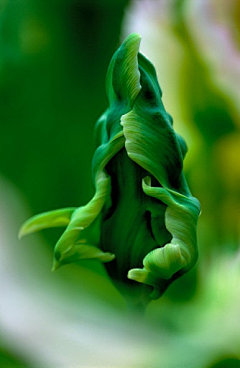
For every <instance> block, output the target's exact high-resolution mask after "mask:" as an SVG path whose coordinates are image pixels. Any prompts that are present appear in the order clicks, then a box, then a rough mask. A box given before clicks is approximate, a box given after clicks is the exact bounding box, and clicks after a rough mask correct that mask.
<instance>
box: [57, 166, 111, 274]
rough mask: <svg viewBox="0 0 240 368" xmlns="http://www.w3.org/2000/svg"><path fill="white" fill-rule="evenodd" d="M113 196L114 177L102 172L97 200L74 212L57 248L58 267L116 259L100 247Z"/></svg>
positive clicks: (98, 179) (97, 180)
mask: <svg viewBox="0 0 240 368" xmlns="http://www.w3.org/2000/svg"><path fill="white" fill-rule="evenodd" d="M109 193H110V177H109V176H108V175H107V174H106V173H104V172H103V171H102V172H99V173H98V176H97V179H96V193H95V195H94V197H93V198H92V199H91V201H90V202H89V203H87V204H86V206H82V207H79V208H78V209H76V210H75V211H74V214H73V216H72V218H71V221H70V223H69V225H68V227H67V229H66V230H65V231H64V233H63V234H62V236H61V237H60V239H59V240H58V242H57V244H56V246H55V248H54V258H55V260H54V264H55V266H54V268H56V264H57V265H58V267H59V266H60V265H63V264H67V263H72V262H76V261H78V260H82V259H89V258H91V259H98V260H100V261H102V262H109V261H111V260H113V259H114V257H115V256H114V255H113V254H112V253H109V252H106V253H104V252H102V251H101V250H100V249H99V248H98V246H99V245H100V236H101V217H102V215H101V210H102V208H103V206H104V205H106V202H107V199H108V198H109ZM88 246H89V248H88ZM56 262H57V263H56Z"/></svg>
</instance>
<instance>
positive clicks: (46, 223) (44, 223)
mask: <svg viewBox="0 0 240 368" xmlns="http://www.w3.org/2000/svg"><path fill="white" fill-rule="evenodd" d="M75 210H76V207H70V208H63V209H59V210H54V211H48V212H44V213H41V214H39V215H36V216H33V217H31V218H30V219H28V220H27V221H25V222H24V224H23V225H22V226H21V228H20V230H19V233H18V237H19V239H21V238H22V237H23V236H25V235H28V234H31V233H34V232H37V231H40V230H43V229H47V228H51V227H61V226H67V225H68V224H69V222H70V219H71V216H72V214H73V212H74V211H75Z"/></svg>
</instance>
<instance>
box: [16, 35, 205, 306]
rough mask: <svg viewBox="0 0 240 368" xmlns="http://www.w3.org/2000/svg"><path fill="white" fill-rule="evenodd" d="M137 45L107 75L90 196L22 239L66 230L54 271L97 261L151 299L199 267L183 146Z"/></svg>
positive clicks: (37, 221)
mask: <svg viewBox="0 0 240 368" xmlns="http://www.w3.org/2000/svg"><path fill="white" fill-rule="evenodd" d="M140 40H141V37H140V36H139V35H138V34H131V35H130V36H128V37H127V38H126V39H125V41H124V42H123V44H122V45H121V46H120V47H119V49H118V50H117V51H116V53H115V54H114V55H113V58H112V60H111V62H110V65H109V68H108V72H107V78H106V89H107V95H108V100H109V107H108V109H107V110H106V111H105V112H104V114H103V115H102V116H101V117H100V119H99V120H98V121H97V123H96V127H95V137H96V143H97V148H96V151H95V153H94V157H93V162H92V172H93V179H94V185H95V195H94V196H93V198H92V199H91V200H90V202H89V203H87V204H86V205H85V206H81V207H76V208H66V209H60V210H56V211H50V212H46V213H43V214H40V215H37V216H34V217H32V218H30V219H29V220H28V221H26V222H25V223H24V224H23V226H22V228H21V230H20V236H23V235H26V234H29V233H32V232H35V231H39V230H42V229H45V228H49V227H58V226H65V227H66V230H65V231H64V233H63V234H62V236H61V237H60V239H59V240H58V242H57V244H56V246H55V250H54V264H53V269H56V268H58V267H60V266H62V265H64V264H68V263H72V262H76V261H79V260H82V259H97V260H99V261H101V262H105V263H106V268H107V270H108V272H109V274H110V276H111V277H112V278H113V279H114V280H118V281H121V282H123V283H128V284H130V285H134V284H137V283H142V284H145V285H149V286H150V288H149V293H150V295H149V296H150V298H152V299H157V298H158V297H159V296H161V294H162V293H163V292H164V290H165V289H166V288H167V286H168V285H169V284H170V283H171V282H172V281H173V280H174V279H176V278H177V277H179V276H180V275H182V274H184V273H185V272H187V271H188V270H190V269H191V268H192V267H193V266H194V264H195V262H196V260H197V240H196V228H197V220H198V216H199V213H200V205H199V202H198V200H197V199H196V198H194V197H192V196H191V193H190V191H189V189H188V186H187V184H186V181H185V178H184V174H183V171H182V170H183V159H184V156H185V154H186V151H187V146H186V144H185V141H184V140H183V138H182V137H180V136H179V135H178V134H177V133H176V132H175V131H174V130H173V121H172V118H171V116H170V115H169V114H168V113H167V112H166V111H165V109H164V106H163V103H162V99H161V97H162V92H161V89H160V87H159V84H158V81H157V76H156V72H155V69H154V66H153V65H152V63H151V62H150V61H149V60H148V59H146V58H145V57H144V56H143V55H142V54H141V53H140V52H139V45H140Z"/></svg>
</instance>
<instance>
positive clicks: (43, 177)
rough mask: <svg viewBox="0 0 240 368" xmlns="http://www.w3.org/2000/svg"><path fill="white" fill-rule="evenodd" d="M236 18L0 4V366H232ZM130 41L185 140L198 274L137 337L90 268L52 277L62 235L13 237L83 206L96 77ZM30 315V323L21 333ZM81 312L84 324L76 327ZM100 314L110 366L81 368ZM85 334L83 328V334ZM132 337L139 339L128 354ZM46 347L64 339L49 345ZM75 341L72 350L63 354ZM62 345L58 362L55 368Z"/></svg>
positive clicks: (237, 305)
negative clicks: (197, 210) (39, 219)
mask: <svg viewBox="0 0 240 368" xmlns="http://www.w3.org/2000/svg"><path fill="white" fill-rule="evenodd" d="M239 19H240V3H239V1H238V0H230V1H228V0H219V1H215V0H211V1H206V0H185V1H184V0H169V1H166V0H156V1H154V0H142V1H141V0H139V1H126V0H102V1H97V0H95V1H94V0H88V1H87V0H85V1H84V0H82V1H81V0H75V1H73V0H58V1H57V0H48V1H47V0H31V1H27V0H0V96H1V98H0V119H1V123H0V130H1V137H2V139H1V145H0V150H1V152H0V157H1V160H0V170H1V186H0V196H1V204H2V205H1V209H0V213H1V219H2V232H1V242H0V243H1V248H2V249H1V252H2V260H3V262H2V271H1V277H2V282H0V287H1V290H0V291H1V294H2V311H3V314H2V318H1V319H2V326H3V327H2V332H0V337H1V340H2V350H0V362H1V364H2V365H1V366H3V367H39V366H43V367H44V368H45V367H46V368H47V367H56V366H62V367H70V366H71V364H72V365H74V364H75V366H83V365H84V364H85V366H89V367H104V366H107V365H108V366H111V367H118V366H119V367H120V366H129V367H130V366H131V367H135V366H138V367H139V366H141V367H149V366H151V367H163V368H167V367H171V368H172V367H175V366H176V367H180V368H182V367H188V366H189V367H199V368H200V367H214V366H215V367H225V366H226V367H230V368H231V367H235V366H237V365H236V364H239V361H238V359H239V355H238V354H239V351H240V336H239V332H238V329H237V326H238V327H240V299H239V295H240V293H239V291H240V290H239V284H240V283H239V275H240V271H239V269H240V267H239V266H240V262H239V251H238V249H239V248H238V247H239V234H240V218H239V213H240V185H239V183H240V164H239V157H240V135H239V126H240V108H239V100H240V88H239V85H240V52H239V49H240V26H239ZM131 32H138V33H140V34H141V35H142V37H143V39H142V44H141V51H142V52H143V53H144V54H145V55H146V56H147V57H148V58H149V59H150V60H152V61H153V63H154V65H155V66H156V69H157V72H158V77H159V83H160V85H161V87H162V90H163V102H164V104H165V107H166V109H167V111H168V112H169V113H170V114H171V115H172V116H173V119H174V124H175V129H176V130H177V131H178V132H179V133H180V134H182V135H183V136H184V138H185V139H186V141H187V144H188V147H189V152H188V154H187V157H186V162H185V173H186V176H187V179H188V182H189V185H190V188H191V190H192V192H193V195H194V196H196V197H197V198H198V199H199V200H200V202H201V205H202V215H201V217H200V219H199V231H198V238H199V253H200V256H199V261H198V264H197V266H196V267H195V268H194V269H193V270H192V271H191V272H190V273H189V274H188V275H186V276H184V277H183V278H182V279H181V280H178V281H177V282H175V284H173V285H172V286H171V287H170V288H169V290H168V291H167V293H166V295H165V296H164V297H162V298H161V300H159V301H157V302H154V303H152V304H151V305H150V307H149V310H148V313H147V321H148V323H147V326H146V325H145V324H144V327H143V326H142V322H139V321H137V322H136V321H135V322H136V323H134V324H133V327H132V329H131V328H130V327H129V324H128V323H127V322H126V318H127V317H126V316H125V314H124V313H125V311H124V303H123V301H122V298H121V296H120V295H119V294H118V293H117V292H116V291H115V289H114V288H113V286H112V285H111V283H110V281H109V280H108V279H107V278H106V277H105V274H104V270H103V269H102V267H101V265H99V264H97V263H94V262H93V263H91V262H90V263H89V262H85V263H84V262H82V263H81V264H79V265H71V266H68V267H66V269H65V270H60V271H59V272H57V273H56V274H53V275H52V274H50V271H49V269H50V266H51V265H50V264H51V257H52V249H53V246H54V243H55V241H56V239H57V238H58V236H59V235H60V234H61V231H59V230H51V231H48V230H47V231H45V232H43V234H41V235H39V236H36V237H35V236H32V237H31V238H30V240H29V239H28V240H26V241H25V240H24V241H22V243H21V244H19V243H18V240H17V239H16V234H17V229H18V228H19V226H20V225H21V223H22V221H24V220H25V219H26V218H27V217H29V216H31V215H33V214H36V213H39V212H43V211H47V210H50V209H54V208H61V207H65V206H67V207H70V206H78V205H82V204H85V203H86V202H87V201H88V200H89V199H90V198H91V196H92V194H93V186H92V179H91V159H92V155H93V152H94V149H95V146H94V140H93V128H94V124H95V122H96V120H97V118H98V117H99V116H100V114H101V113H102V112H103V111H104V109H105V108H106V107H107V99H106V95H105V75H106V70H107V67H108V63H109V61H110V59H111V56H112V54H113V53H114V51H115V50H116V48H117V47H118V46H119V44H120V42H121V41H122V40H123V38H124V37H125V36H127V35H128V34H129V33H131ZM48 273H49V274H48ZM98 275H100V276H99V277H98ZM15 280H16V281H15ZM19 280H21V282H20V284H19V285H18V283H17V282H18V281H19ZM14 283H15V284H14ZM14 285H17V287H16V290H17V295H16V297H15V294H14V292H16V290H15V289H14ZM33 290H34V292H33ZM36 290H37V292H36ZM8 295H11V297H9V298H7V296H8ZM26 295H29V298H27V299H26ZM5 296H6V297H5ZM30 296H31V297H30ZM83 296H84V297H83ZM42 298H43V299H44V298H45V299H46V300H45V299H44V300H45V302H46V303H45V304H43V305H42V304H41V303H42ZM25 299H26V300H25ZM83 299H84V300H85V302H86V306H84V307H83V304H82V303H83ZM23 300H24V302H23ZM63 300H64V301H63ZM85 302H84V303H85ZM0 303H1V301H0ZM49 303H50V305H51V306H52V307H54V308H53V309H54V310H55V314H54V316H55V317H54V318H55V319H54V321H53V322H52V324H51V322H50V325H49V324H48V326H49V330H48V329H47V327H46V326H45V327H46V331H47V332H46V334H49V344H48V346H50V348H49V351H48V349H47V348H46V347H45V345H44V344H43V342H42V341H43V340H44V338H43V337H42V335H40V336H39V333H38V332H37V331H39V330H40V327H39V326H41V319H39V320H38V318H37V322H36V320H35V318H36V315H37V314H38V313H39V312H38V310H39V308H40V306H41V308H43V309H44V310H45V308H46V311H45V312H44V313H46V315H47V316H48V317H46V316H45V314H44V315H43V319H44V318H45V320H47V318H49V321H51V318H50V317H51V316H52V314H51V313H53V311H52V310H51V308H50V309H48V308H49ZM13 305H14V306H16V307H17V308H13V309H14V311H15V314H14V316H15V317H14V318H13V317H12V313H13V311H12V309H11V308H12V306H13ZM59 305H61V308H63V310H62V309H58V308H59ZM62 305H64V307H62ZM30 306H32V308H30ZM56 306H57V307H56ZM100 306H101V307H100ZM28 308H29V310H31V313H33V314H32V324H31V323H30V326H29V327H28V329H27V332H26V321H27V320H28V313H29V312H27V311H28ZM34 308H36V311H35V309H34ZM89 308H90V310H91V312H92V313H90V315H91V317H89V316H87V317H86V316H85V313H86V312H85V311H86V309H89ZM112 308H113V310H114V312H113V311H112ZM99 309H101V310H102V309H103V310H104V311H103V312H102V313H103V315H100V316H99V319H97V327H96V329H97V334H96V336H99V339H100V340H101V339H102V333H101V331H102V329H103V328H104V329H105V331H106V333H105V335H106V336H105V339H106V340H107V341H108V340H109V336H111V342H109V341H108V343H110V346H112V347H113V346H114V349H115V348H116V349H118V350H117V351H115V350H114V349H113V350H114V351H115V358H112V359H113V360H112V361H111V356H110V358H109V360H107V359H105V358H104V359H105V360H104V359H103V358H102V355H101V354H100V355H98V354H99V353H98V349H100V348H99V347H98V348H97V349H95V350H94V349H93V351H94V353H93V356H96V360H94V359H93V360H92V361H91V360H89V362H88V361H87V358H86V359H85V360H84V359H83V360H82V363H81V364H80V363H79V361H78V353H79V352H80V353H79V355H82V351H83V350H84V349H85V348H83V345H82V342H81V341H80V342H79V340H78V339H79V336H81V334H82V335H83V336H88V335H89V340H88V338H87V337H86V341H87V342H88V344H87V343H86V345H87V347H88V348H87V350H88V349H89V350H90V352H91V349H90V346H91V345H92V343H91V342H90V341H91V336H92V334H95V333H96V331H95V329H93V330H92V329H91V328H92V323H93V321H95V318H96V317H95V315H96V313H99ZM16 310H17V311H18V313H16ZM23 310H24V315H23ZM41 310H42V309H41ZM48 310H49V312H48ZM69 310H74V313H75V314H76V315H75V314H74V315H75V320H74V318H73V320H71V321H69V319H68V318H69V312H68V311H69ZM34 311H35V314H34ZM58 315H59V319H60V316H61V318H65V321H66V325H64V326H65V327H64V328H65V329H60V330H58V328H56V326H58V325H57V323H58V318H56V316H58ZM93 316H94V317H93ZM81 318H82V319H81ZM30 320H31V318H30ZM86 320H87V321H88V322H86ZM99 320H101V323H100V322H99ZM116 320H117V321H118V322H117V326H116V325H115V324H116ZM12 321H14V322H12ZM34 321H35V322H34ZM84 321H85V322H84ZM89 321H90V322H89ZM106 321H108V322H107V326H108V327H107V328H106ZM113 321H114V322H113ZM11 323H12V324H11ZM144 323H145V322H144ZM73 324H75V326H76V328H75V329H74V328H73V331H74V333H76V331H79V333H78V334H77V335H78V339H75V340H74V336H75V335H74V333H72V334H71V333H70V337H68V338H66V339H67V341H68V342H69V345H68V344H67V346H66V347H65V345H64V344H63V346H62V345H61V344H62V343H63V342H64V341H65V340H64V336H65V335H64V333H63V331H65V330H67V329H68V328H69V326H72V325H73ZM83 324H84V325H85V324H86V330H84V331H83V332H81V328H80V326H82V325H83ZM23 325H24V327H23ZM89 325H90V327H91V328H90V327H89ZM14 326H15V327H14ZM36 326H38V327H36ZM122 326H125V327H124V330H123V327H122ZM136 326H137V327H136ZM140 326H141V327H140ZM58 327H59V326H58ZM38 328H39V330H38ZM129 329H130V330H129ZM15 330H16V331H15ZM136 331H140V332H139V334H141V333H142V335H143V338H142V340H141V341H138V340H137V342H138V344H137V343H136ZM143 331H144V333H143ZM153 331H154V332H153ZM51 333H52V335H51ZM61 334H62V335H61ZM119 334H120V335H121V334H122V335H121V336H122V339H123V340H121V339H120V341H119ZM43 335H44V334H43ZM61 336H62V340H61ZM116 336H118V337H116ZM126 336H127V337H126ZM219 336H221V338H220V337H219ZM56 338H58V339H60V340H61V342H59V344H56V346H55V347H54V346H52V341H53V340H54V339H56ZM29 339H32V340H33V342H32V344H33V345H32V344H30V342H29ZM114 339H116V341H115V340H114ZM158 339H159V344H160V342H162V341H165V340H166V341H167V344H168V347H169V348H168V349H167V348H166V346H165V345H164V344H163V347H164V349H162V350H161V349H160V350H159V344H158ZM125 340H126V341H127V344H126V346H125V342H124V343H123V341H125ZM23 341H24V342H23ZM34 341H35V345H34ZM73 341H74V343H75V345H76V347H75V350H74V349H72V350H71V348H70V346H72V343H73ZM114 341H115V342H114ZM153 341H155V343H153ZM213 341H214V343H213ZM65 342H66V341H65ZM98 343H99V342H98ZM98 343H97V346H98ZM129 344H130V345H129ZM141 344H142V345H143V346H145V349H143V351H142V352H141V353H139V349H137V347H136V345H137V346H138V347H139V346H142V345H141ZM165 344H166V343H165ZM39 345H41V348H39ZM75 345H74V346H75ZM84 346H85V345H84ZM104 346H105V345H104ZM117 346H118V348H117ZM128 346H132V349H130V350H131V354H129V352H128V353H127V351H128V350H129V349H128ZM146 346H147V348H146ZM63 347H65V349H66V354H67V356H69V360H68V359H67V358H66V359H65V360H64V359H63V357H61V351H62V350H63ZM101 349H103V350H104V349H105V348H103V347H102V346H101ZM171 349H174V351H175V352H176V354H174V355H173V354H171ZM189 349H190V350H191V352H190V350H189ZM30 350H31V353H30ZM85 350H86V349H85ZM85 350H84V351H85ZM188 354H189V355H188ZM90 355H91V354H90ZM83 356H85V355H84V354H83ZM87 356H88V355H87V353H86V357H87ZM123 356H125V357H126V359H125V360H126V361H125V360H124V364H123V361H122V357H123ZM56 357H59V361H58V360H57V358H56ZM116 357H117V358H116ZM128 357H129V360H128ZM130 357H131V359H130ZM1 359H2V360H1ZM71 359H72V360H71ZM74 359H76V360H77V361H75V360H74ZM79 359H80V358H79ZM101 359H102V360H101ZM116 359H120V362H119V361H118V363H117V362H116V361H115V360H116ZM221 361H223V363H220V362H221ZM224 361H225V363H224ZM77 362H78V363H77ZM101 362H102V363H101ZM226 362H227V363H226ZM76 364H79V365H76ZM160 364H161V365H160ZM217 364H225V365H217Z"/></svg>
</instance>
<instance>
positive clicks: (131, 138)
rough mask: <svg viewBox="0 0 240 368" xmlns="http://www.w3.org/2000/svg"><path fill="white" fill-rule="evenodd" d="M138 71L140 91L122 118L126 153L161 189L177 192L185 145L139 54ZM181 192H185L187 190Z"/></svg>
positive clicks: (153, 75) (147, 63)
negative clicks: (131, 106)
mask: <svg viewBox="0 0 240 368" xmlns="http://www.w3.org/2000/svg"><path fill="white" fill-rule="evenodd" d="M139 68H140V71H141V85H142V90H141V91H140V93H139V95H138V97H137V98H136V101H135V103H134V106H133V109H132V110H131V111H130V112H128V113H127V114H125V115H124V116H122V118H121V125H122V126H123V133H124V136H125V139H126V142H125V147H126V151H127V154H128V156H129V157H130V158H131V159H132V160H133V161H135V162H136V163H137V164H138V165H139V166H141V167H142V168H144V169H145V170H146V171H148V172H149V173H151V174H152V175H153V176H154V177H155V178H156V179H157V180H158V182H159V183H160V184H161V185H162V186H164V187H168V188H171V189H174V188H178V190H179V177H180V175H181V171H182V161H183V155H184V154H185V152H186V144H185V142H184V140H183V138H180V136H179V135H177V134H176V133H175V131H174V130H173V128H172V118H171V116H170V115H169V114H168V113H167V112H166V111H165V109H164V106H163V103H162V100H161V90H160V87H159V85H158V82H157V77H156V73H155V70H154V67H153V65H152V64H151V63H150V61H148V60H147V59H146V58H144V57H143V56H142V55H139ZM182 184H184V183H182ZM180 190H181V191H182V192H187V188H186V187H182V188H180Z"/></svg>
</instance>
